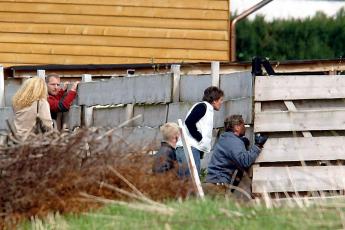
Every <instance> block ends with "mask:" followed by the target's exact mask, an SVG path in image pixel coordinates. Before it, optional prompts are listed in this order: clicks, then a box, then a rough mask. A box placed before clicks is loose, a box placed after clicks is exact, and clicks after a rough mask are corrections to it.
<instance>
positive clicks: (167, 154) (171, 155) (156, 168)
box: [152, 142, 176, 173]
mask: <svg viewBox="0 0 345 230" xmlns="http://www.w3.org/2000/svg"><path fill="white" fill-rule="evenodd" d="M175 162H176V152H175V149H174V148H173V147H171V146H170V145H169V144H168V143H166V142H162V144H161V147H160V148H159V150H158V152H157V153H156V154H155V155H154V161H153V166H152V171H153V172H154V173H162V172H166V171H168V170H170V169H172V168H174V164H175Z"/></svg>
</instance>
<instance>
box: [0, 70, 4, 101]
mask: <svg viewBox="0 0 345 230" xmlns="http://www.w3.org/2000/svg"><path fill="white" fill-rule="evenodd" d="M0 107H5V75H4V67H3V66H2V65H0Z"/></svg>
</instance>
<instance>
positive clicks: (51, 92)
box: [46, 73, 79, 120]
mask: <svg viewBox="0 0 345 230" xmlns="http://www.w3.org/2000/svg"><path fill="white" fill-rule="evenodd" d="M46 83H47V87H48V103H49V106H50V113H51V116H52V118H53V119H55V120H56V118H57V113H58V112H67V111H68V110H69V108H70V106H71V104H72V102H73V100H74V98H75V97H76V95H77V86H78V83H79V81H77V82H74V83H73V85H72V88H71V89H70V90H69V91H67V92H66V89H67V84H68V83H65V84H64V85H63V87H61V84H60V77H59V75H58V74H56V73H52V74H48V75H47V76H46Z"/></svg>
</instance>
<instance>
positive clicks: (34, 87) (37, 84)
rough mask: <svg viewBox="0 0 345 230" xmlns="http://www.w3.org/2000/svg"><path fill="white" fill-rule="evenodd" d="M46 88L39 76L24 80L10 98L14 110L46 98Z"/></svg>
mask: <svg viewBox="0 0 345 230" xmlns="http://www.w3.org/2000/svg"><path fill="white" fill-rule="evenodd" d="M47 96H48V90H47V85H46V83H45V81H44V80H43V79H42V78H39V77H33V78H30V79H28V80H26V81H25V82H24V83H23V84H22V86H21V87H20V88H19V90H18V91H17V92H16V94H15V95H14V96H13V98H12V104H13V107H14V108H15V109H16V110H20V109H23V108H25V107H28V106H31V104H32V103H33V102H35V101H38V100H40V99H47Z"/></svg>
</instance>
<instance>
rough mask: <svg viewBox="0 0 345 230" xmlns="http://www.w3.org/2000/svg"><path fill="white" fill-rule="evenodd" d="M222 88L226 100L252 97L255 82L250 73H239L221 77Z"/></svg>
mask: <svg viewBox="0 0 345 230" xmlns="http://www.w3.org/2000/svg"><path fill="white" fill-rule="evenodd" d="M220 88H221V89H222V90H223V91H224V93H225V95H224V100H225V101H227V100H231V99H237V98H244V97H252V95H253V80H252V74H251V73H250V72H237V73H231V74H224V75H221V78H220Z"/></svg>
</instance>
